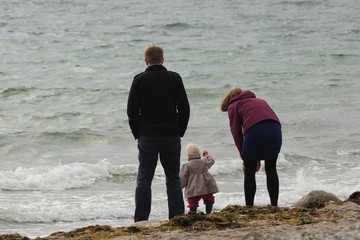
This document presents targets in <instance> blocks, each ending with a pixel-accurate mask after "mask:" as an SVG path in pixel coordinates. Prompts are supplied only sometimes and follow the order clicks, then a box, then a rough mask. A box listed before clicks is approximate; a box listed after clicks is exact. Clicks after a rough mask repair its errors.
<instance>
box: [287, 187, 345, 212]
mask: <svg viewBox="0 0 360 240" xmlns="http://www.w3.org/2000/svg"><path fill="white" fill-rule="evenodd" d="M330 201H334V202H338V201H341V200H340V199H339V198H337V197H336V196H335V195H334V194H332V193H328V192H325V191H322V190H314V191H311V192H309V193H308V194H307V195H306V196H304V197H303V198H301V199H300V200H299V201H298V202H296V203H295V204H294V205H293V207H297V208H299V207H303V208H322V207H324V206H325V203H327V202H330Z"/></svg>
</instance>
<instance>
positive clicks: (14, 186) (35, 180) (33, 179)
mask: <svg viewBox="0 0 360 240" xmlns="http://www.w3.org/2000/svg"><path fill="white" fill-rule="evenodd" d="M109 166H110V163H109V162H107V161H101V162H98V163H96V164H91V163H82V162H76V163H71V164H66V165H61V164H59V165H58V166H38V167H32V168H23V167H18V168H16V169H15V170H3V171H0V189H1V190H8V191H59V190H66V189H75V188H85V187H89V186H90V185H93V184H94V183H95V182H97V181H99V180H104V179H109V178H112V175H111V173H110V172H109Z"/></svg>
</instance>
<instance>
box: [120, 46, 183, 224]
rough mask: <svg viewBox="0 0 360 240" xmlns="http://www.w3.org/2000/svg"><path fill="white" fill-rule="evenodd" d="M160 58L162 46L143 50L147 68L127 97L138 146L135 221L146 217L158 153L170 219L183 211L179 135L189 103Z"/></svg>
mask: <svg viewBox="0 0 360 240" xmlns="http://www.w3.org/2000/svg"><path fill="white" fill-rule="evenodd" d="M163 62H164V56H163V50H162V48H160V47H159V46H156V45H151V46H149V47H148V48H147V49H146V50H145V64H146V65H147V68H146V70H145V72H142V73H140V74H138V75H136V76H135V77H134V80H133V83H132V85H131V88H130V93H129V98H128V104H127V114H128V117H129V125H130V128H131V131H132V134H133V135H134V137H135V139H137V140H138V149H139V155H138V158H139V169H138V177H137V186H136V190H135V215H134V221H135V222H138V221H143V220H148V219H149V215H150V211H151V182H152V180H153V177H154V172H155V168H156V165H157V160H158V156H160V162H161V165H162V166H163V168H164V172H165V175H166V191H167V197H168V209H169V219H171V218H173V217H174V216H176V215H180V214H183V213H184V211H185V207H184V199H183V193H182V189H181V183H180V177H179V171H180V152H181V139H180V138H181V137H183V136H184V134H185V131H186V128H187V125H188V121H189V117H190V106H189V101H188V98H187V94H186V91H185V88H184V85H183V82H182V79H181V77H180V75H179V74H178V73H176V72H172V71H168V70H167V69H166V68H165V67H164V66H163Z"/></svg>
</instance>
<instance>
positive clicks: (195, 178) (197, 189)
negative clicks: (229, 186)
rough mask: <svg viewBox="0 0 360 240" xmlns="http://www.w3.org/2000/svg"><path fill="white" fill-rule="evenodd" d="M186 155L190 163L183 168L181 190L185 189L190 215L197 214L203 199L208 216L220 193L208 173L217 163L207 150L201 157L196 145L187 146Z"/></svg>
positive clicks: (181, 171)
mask: <svg viewBox="0 0 360 240" xmlns="http://www.w3.org/2000/svg"><path fill="white" fill-rule="evenodd" d="M186 154H187V156H188V162H187V163H184V164H183V165H182V166H181V170H180V179H181V188H184V187H185V197H186V198H187V202H188V208H189V209H190V211H189V214H193V213H196V209H197V207H198V206H199V201H200V199H203V201H204V204H205V207H206V214H209V213H211V211H212V208H213V204H214V202H215V197H214V193H217V192H218V191H219V189H218V187H217V185H216V182H215V179H214V178H213V177H212V176H211V175H210V173H209V172H208V169H209V168H210V167H211V166H212V165H213V164H214V162H215V161H214V159H213V158H212V157H210V156H209V153H208V151H206V150H205V151H204V152H203V156H202V157H201V154H200V148H199V146H198V145H196V144H189V145H187V146H186Z"/></svg>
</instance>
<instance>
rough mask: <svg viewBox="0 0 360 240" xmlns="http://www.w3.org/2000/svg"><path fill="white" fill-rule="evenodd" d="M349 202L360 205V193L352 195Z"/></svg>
mask: <svg viewBox="0 0 360 240" xmlns="http://www.w3.org/2000/svg"><path fill="white" fill-rule="evenodd" d="M347 201H349V202H353V203H356V204H358V205H360V191H356V192H354V193H352V194H351V195H350V196H349V198H348V199H347Z"/></svg>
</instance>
